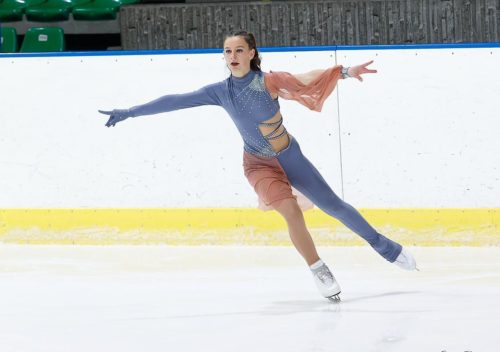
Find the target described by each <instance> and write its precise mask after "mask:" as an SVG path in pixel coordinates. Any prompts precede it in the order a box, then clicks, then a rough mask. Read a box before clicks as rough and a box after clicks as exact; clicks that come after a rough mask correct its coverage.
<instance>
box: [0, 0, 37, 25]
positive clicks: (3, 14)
mask: <svg viewBox="0 0 500 352" xmlns="http://www.w3.org/2000/svg"><path fill="white" fill-rule="evenodd" d="M44 1H46V0H0V22H13V21H22V19H23V14H24V11H25V9H26V8H27V7H28V6H33V5H37V4H40V3H42V2H44Z"/></svg>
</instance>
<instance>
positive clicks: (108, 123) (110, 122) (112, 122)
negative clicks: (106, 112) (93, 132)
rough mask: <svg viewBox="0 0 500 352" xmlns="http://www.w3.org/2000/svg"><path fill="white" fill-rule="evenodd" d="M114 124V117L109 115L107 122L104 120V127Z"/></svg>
mask: <svg viewBox="0 0 500 352" xmlns="http://www.w3.org/2000/svg"><path fill="white" fill-rule="evenodd" d="M115 124H116V121H115V118H114V117H110V118H109V120H108V122H106V125H105V126H106V127H111V126H114V125H115Z"/></svg>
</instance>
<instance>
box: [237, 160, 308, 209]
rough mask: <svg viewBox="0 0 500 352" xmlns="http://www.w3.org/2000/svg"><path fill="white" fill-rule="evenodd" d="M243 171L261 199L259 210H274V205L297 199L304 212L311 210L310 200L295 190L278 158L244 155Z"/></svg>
mask: <svg viewBox="0 0 500 352" xmlns="http://www.w3.org/2000/svg"><path fill="white" fill-rule="evenodd" d="M243 169H244V171H245V176H246V178H247V179H248V182H249V183H250V185H251V186H252V187H253V189H254V190H255V192H256V193H257V196H258V197H259V208H260V209H262V210H271V209H273V203H276V202H279V201H281V200H283V199H287V198H293V199H297V201H298V203H299V206H300V208H301V209H302V210H307V209H311V208H312V207H313V204H312V202H311V201H309V199H307V198H306V197H305V196H303V195H302V194H301V193H300V192H299V191H297V190H296V189H294V188H293V187H292V185H291V184H290V181H289V180H288V177H287V175H286V173H285V170H283V168H282V167H281V165H280V163H279V161H278V158H264V157H259V156H257V155H253V154H250V153H248V152H246V151H245V152H244V153H243Z"/></svg>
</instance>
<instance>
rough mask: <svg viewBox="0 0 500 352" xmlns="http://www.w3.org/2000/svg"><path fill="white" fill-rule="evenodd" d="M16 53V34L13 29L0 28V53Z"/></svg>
mask: <svg viewBox="0 0 500 352" xmlns="http://www.w3.org/2000/svg"><path fill="white" fill-rule="evenodd" d="M16 51H17V33H16V29H15V28H9V27H3V28H0V52H1V53H15V52H16Z"/></svg>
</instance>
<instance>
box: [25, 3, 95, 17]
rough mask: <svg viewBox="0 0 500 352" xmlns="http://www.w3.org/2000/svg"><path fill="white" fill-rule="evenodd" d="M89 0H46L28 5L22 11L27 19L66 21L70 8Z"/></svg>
mask: <svg viewBox="0 0 500 352" xmlns="http://www.w3.org/2000/svg"><path fill="white" fill-rule="evenodd" d="M89 1H90V0H46V1H45V2H43V3H41V4H38V5H34V6H29V7H28V8H27V9H26V10H25V11H24V12H25V14H26V19H27V20H28V21H36V22H53V21H67V20H68V19H69V14H70V13H71V9H72V8H73V7H74V6H76V5H81V4H84V3H86V2H89Z"/></svg>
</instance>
